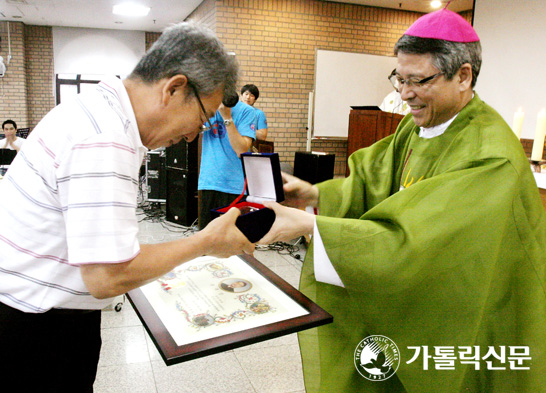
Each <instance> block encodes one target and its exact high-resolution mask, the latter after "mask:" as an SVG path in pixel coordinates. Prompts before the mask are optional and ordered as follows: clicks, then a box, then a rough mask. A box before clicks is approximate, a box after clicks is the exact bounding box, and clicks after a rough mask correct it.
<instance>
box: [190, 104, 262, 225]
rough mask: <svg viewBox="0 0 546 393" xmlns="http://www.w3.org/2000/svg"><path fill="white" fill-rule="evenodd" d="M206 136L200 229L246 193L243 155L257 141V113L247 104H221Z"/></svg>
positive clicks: (202, 152) (200, 198) (203, 149)
mask: <svg viewBox="0 0 546 393" xmlns="http://www.w3.org/2000/svg"><path fill="white" fill-rule="evenodd" d="M209 122H210V126H211V127H212V128H211V129H209V130H207V131H205V132H204V133H203V146H202V149H201V166H200V170H199V184H198V189H199V228H200V229H202V228H204V227H205V226H206V225H207V224H208V223H209V222H210V221H211V220H212V218H213V217H212V215H211V212H210V211H211V209H216V208H218V207H222V206H227V205H229V204H230V203H231V202H233V201H234V200H235V199H236V198H237V197H238V196H239V195H241V193H243V191H244V187H245V178H244V174H243V165H242V163H241V159H240V155H241V153H245V152H247V151H249V149H250V146H251V145H252V141H253V140H254V139H256V112H255V110H254V108H252V107H251V106H249V105H247V104H245V103H244V102H241V101H239V102H237V104H236V105H235V106H234V107H233V108H228V107H225V106H224V105H220V108H219V109H218V111H217V112H216V115H215V116H214V117H212V118H210V119H209Z"/></svg>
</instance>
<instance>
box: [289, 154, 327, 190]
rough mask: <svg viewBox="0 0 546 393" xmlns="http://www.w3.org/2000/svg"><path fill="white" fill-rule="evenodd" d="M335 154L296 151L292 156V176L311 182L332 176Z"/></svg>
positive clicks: (317, 181) (318, 181)
mask: <svg viewBox="0 0 546 393" xmlns="http://www.w3.org/2000/svg"><path fill="white" fill-rule="evenodd" d="M335 161H336V155H335V154H327V153H316V152H307V151H298V152H296V156H295V158H294V176H296V177H299V178H300V179H302V180H305V181H308V182H309V183H311V184H315V183H320V182H322V181H325V180H328V179H333V178H334V166H335Z"/></svg>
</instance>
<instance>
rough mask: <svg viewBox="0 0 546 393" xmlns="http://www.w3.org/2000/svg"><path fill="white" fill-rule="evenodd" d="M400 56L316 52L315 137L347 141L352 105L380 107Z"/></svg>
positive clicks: (389, 89)
mask: <svg viewBox="0 0 546 393" xmlns="http://www.w3.org/2000/svg"><path fill="white" fill-rule="evenodd" d="M394 68H396V57H393V56H375V55H368V54H364V53H352V52H351V53H349V52H340V51H329V50H321V49H317V50H316V56H315V93H314V96H315V102H314V120H313V124H314V129H313V136H314V137H330V138H347V135H348V133H349V113H350V111H351V106H379V105H380V104H381V102H382V101H383V99H384V98H385V96H386V95H387V94H389V93H390V92H391V91H392V90H393V88H392V85H391V84H390V82H389V81H388V79H387V76H388V75H389V74H390V73H391V71H392V70H393V69H394Z"/></svg>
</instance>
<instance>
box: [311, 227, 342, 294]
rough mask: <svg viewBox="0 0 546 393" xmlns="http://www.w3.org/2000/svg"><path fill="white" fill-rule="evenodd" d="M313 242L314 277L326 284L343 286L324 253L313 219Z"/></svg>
mask: <svg viewBox="0 0 546 393" xmlns="http://www.w3.org/2000/svg"><path fill="white" fill-rule="evenodd" d="M313 244H314V250H315V251H314V263H315V278H316V280H317V281H319V282H323V283H326V284H331V285H336V286H338V287H343V288H345V285H343V282H342V281H341V278H339V275H338V274H337V272H336V269H334V266H333V265H332V262H330V258H328V254H326V249H325V248H324V243H323V242H322V238H321V237H320V232H319V230H318V227H317V221H316V219H315V225H314V227H313Z"/></svg>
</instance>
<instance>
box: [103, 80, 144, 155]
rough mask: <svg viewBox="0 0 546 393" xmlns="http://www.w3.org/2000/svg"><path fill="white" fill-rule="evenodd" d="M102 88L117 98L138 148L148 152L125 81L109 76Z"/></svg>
mask: <svg viewBox="0 0 546 393" xmlns="http://www.w3.org/2000/svg"><path fill="white" fill-rule="evenodd" d="M100 86H101V87H102V88H103V89H105V90H108V91H110V92H111V93H112V94H114V95H115V96H116V97H117V99H118V101H119V105H120V106H121V110H122V112H123V114H124V115H125V116H126V117H127V120H128V121H129V128H131V129H132V130H131V132H132V133H133V134H134V137H135V138H136V140H137V142H138V144H139V146H138V147H139V148H143V149H145V150H146V151H148V148H147V147H146V146H144V145H143V144H142V139H141V138H140V132H139V130H138V124H137V121H136V117H135V112H134V110H133V106H132V105H131V100H130V99H129V94H128V93H127V89H126V88H125V85H124V84H123V81H122V80H121V79H119V78H117V77H115V76H108V77H105V78H104V79H103V80H102V81H101V82H100Z"/></svg>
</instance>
